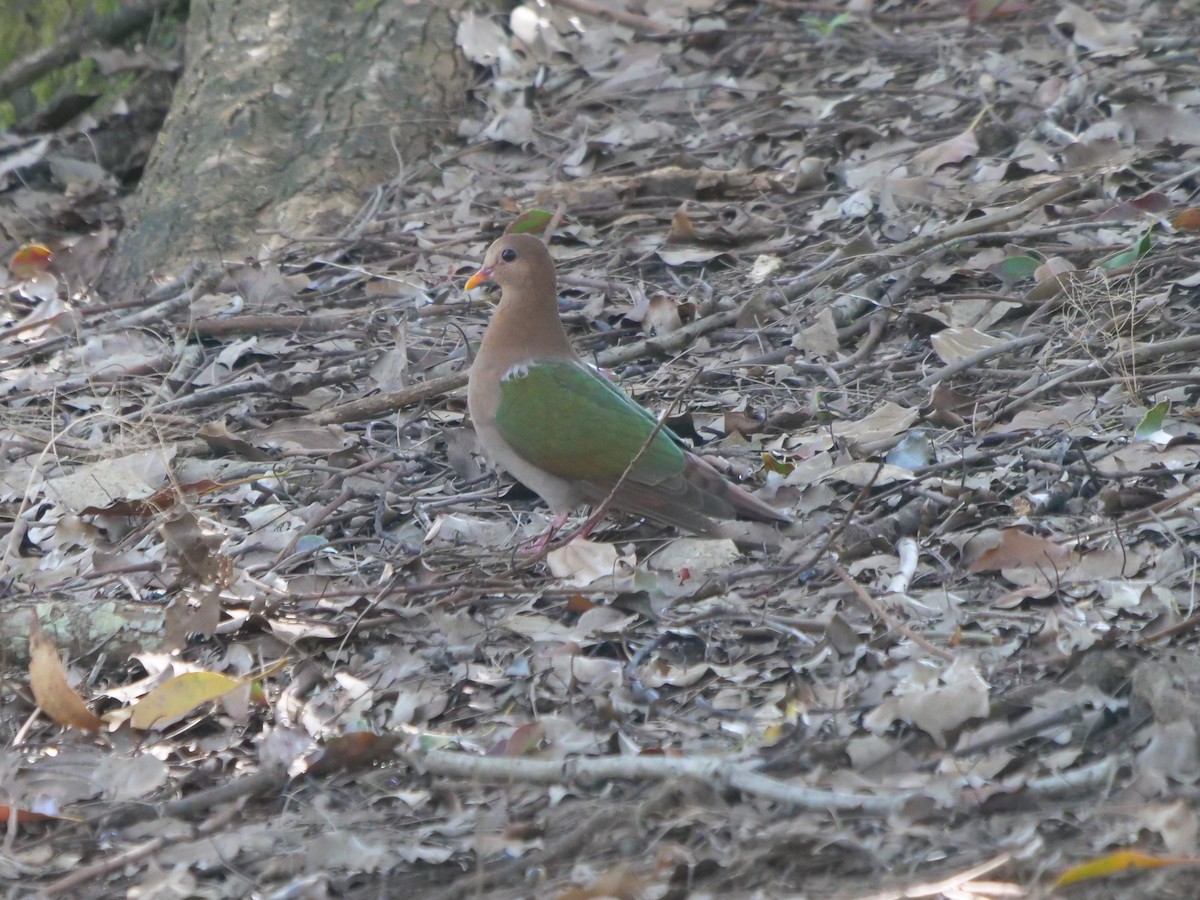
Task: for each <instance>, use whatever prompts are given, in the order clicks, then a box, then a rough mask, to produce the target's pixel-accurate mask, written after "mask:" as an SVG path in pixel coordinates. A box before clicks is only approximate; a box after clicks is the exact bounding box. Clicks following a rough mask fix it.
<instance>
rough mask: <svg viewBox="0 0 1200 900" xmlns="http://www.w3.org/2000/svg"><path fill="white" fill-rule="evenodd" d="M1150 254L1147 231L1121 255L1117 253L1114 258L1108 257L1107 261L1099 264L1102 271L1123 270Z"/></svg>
mask: <svg viewBox="0 0 1200 900" xmlns="http://www.w3.org/2000/svg"><path fill="white" fill-rule="evenodd" d="M1149 252H1150V232H1149V231H1147V232H1146V233H1145V234H1143V235H1142V236H1141V237H1140V238H1138V241H1137V243H1135V244H1134V245H1133V246H1132V247H1130V248H1129V249H1128V250H1126V251H1124V252H1123V253H1118V254H1117V255H1116V256H1110V257H1109V258H1108V259H1106V260H1104V261H1103V262H1101V263H1100V268H1102V269H1124V268H1126V267H1128V266H1132V265H1133V264H1134V263H1135V262H1137V261H1138V260H1139V259H1141V258H1142V257H1143V256H1145V255H1146V254H1147V253H1149Z"/></svg>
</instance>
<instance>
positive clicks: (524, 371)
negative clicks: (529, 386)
mask: <svg viewBox="0 0 1200 900" xmlns="http://www.w3.org/2000/svg"><path fill="white" fill-rule="evenodd" d="M528 374H529V363H527V362H519V363H517V364H516V365H515V366H510V367H509V369H508V371H507V372H505V373H504V374H503V375H501V376H500V381H501V383H503V382H505V381H512V380H513V379H514V378H524V377H525V376H526V375H528Z"/></svg>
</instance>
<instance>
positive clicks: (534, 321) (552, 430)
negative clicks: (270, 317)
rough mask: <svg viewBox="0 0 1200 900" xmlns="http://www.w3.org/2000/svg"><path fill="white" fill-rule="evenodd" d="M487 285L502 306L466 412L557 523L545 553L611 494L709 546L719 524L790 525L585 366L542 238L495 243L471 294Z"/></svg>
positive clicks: (626, 508) (500, 462) (475, 367)
mask: <svg viewBox="0 0 1200 900" xmlns="http://www.w3.org/2000/svg"><path fill="white" fill-rule="evenodd" d="M488 281H490V282H493V283H494V284H497V285H499V286H500V303H499V305H498V306H497V308H496V310H495V312H494V313H493V315H492V319H491V321H490V322H489V324H488V327H487V330H486V331H485V332H484V335H483V341H482V342H481V344H480V346H479V352H478V354H477V355H476V357H475V361H474V362H473V363H472V365H471V370H470V374H469V381H468V385H467V408H468V411H469V413H470V417H471V421H472V423H473V424H474V427H475V433H476V435H477V437H478V442H479V446H480V447H481V449H482V450H483V452H484V454H485V455H486V456H487V457H488V458H489V459H490V460H491V462H492V463H493V464H495V465H496V466H498V467H499V468H501V469H504V470H506V471H507V472H508V473H509V474H510V475H512V476H513V477H514V478H516V479H517V480H518V481H520V482H521V483H522V484H524V485H525V486H526V487H528V488H530V489H531V490H533V491H534V492H535V493H537V494H538V495H539V496H540V497H541V498H542V499H543V500H545V501H546V503H547V505H548V506H549V507H550V508H551V510H553V512H554V513H555V517H554V520H553V523H552V525H551V526H550V529H549V530H548V531H547V532H546V534H545V535H543V537H542V538H541V539H540V540H539V541H538V542H537V545H536V546H537V549H541V548H542V547H544V546H545V544H546V543H547V542H548V541H549V540H550V537H551V536H552V535H553V534H554V533H555V532H556V531H557V530H558V529H559V528H561V527H562V525H563V523H564V522H565V521H566V520H567V517H568V516H569V515H570V513H571V512H572V511H574V510H575V509H577V508H578V507H580V506H583V505H584V504H588V505H590V506H592V507H596V506H597V505H599V504H602V503H603V502H604V501H605V500H606V499H607V498H608V497H609V495H610V494H611V495H612V500H611V501H610V504H609V507H608V508H609V509H615V510H618V511H621V512H625V513H631V514H633V515H635V516H640V517H643V518H646V519H651V520H653V521H655V522H658V523H660V524H663V525H669V526H674V527H676V528H679V529H682V530H684V531H688V532H692V533H694V534H697V535H702V536H712V535H714V534H715V533H716V529H717V526H716V524H715V522H714V521H713V520H714V519H733V518H742V519H749V520H753V521H758V522H768V523H779V524H783V523H788V522H790V521H791V519H790V518H789V517H788V516H786V515H784V514H783V513H781V512H778V511H777V510H775V509H774V508H773V507H771V506H769V505H768V504H767V503H765V502H763V501H762V500H760V499H759V498H757V497H755V496H754V495H753V494H750V493H748V492H747V491H745V490H743V489H742V488H740V487H738V486H737V485H736V484H734V483H732V482H731V481H729V480H727V479H726V478H725V477H724V476H723V475H722V474H721V473H720V472H718V471H717V470H716V469H715V468H713V467H712V465H710V464H709V463H707V462H705V461H704V460H703V459H701V458H700V457H699V456H697V455H696V454H695V453H693V452H692V451H691V450H689V449H688V447H687V446H686V445H685V444H684V443H683V441H682V440H681V439H680V438H678V437H677V436H676V435H675V434H673V433H672V432H671V431H670V430H669V429H667V428H665V427H661V428H660V427H659V425H658V421H657V419H655V417H654V416H653V415H652V414H651V413H650V412H648V411H647V410H646V409H644V408H643V407H642V406H640V405H639V404H638V403H636V402H635V401H634V400H633V399H631V398H630V397H629V396H628V395H627V394H625V393H624V392H623V391H622V390H621V389H620V388H619V387H617V386H616V385H615V384H613V383H612V382H611V381H609V380H608V379H607V378H605V377H604V376H603V375H601V374H600V373H599V372H598V371H597V370H596V369H595V368H593V367H592V366H589V365H588V364H587V363H585V362H584V361H583V360H582V359H580V357H579V356H578V354H576V353H575V350H574V349H573V348H572V347H571V342H570V340H569V339H568V338H567V332H566V330H565V329H564V328H563V324H562V320H561V319H560V318H559V314H558V290H557V279H556V275H555V270H554V260H553V259H552V258H551V256H550V252H549V250H548V249H547V248H546V245H545V243H543V242H542V241H541V240H540V239H539V238H537V237H534V236H533V235H528V234H506V235H504V236H503V237H501V238H500V239H499V240H497V241H496V242H495V243H493V244H492V245H491V247H489V248H488V251H487V253H486V255H485V256H484V259H483V265H482V267H481V268H480V269H479V271H478V272H476V273H475V274H474V275H472V276H471V277H470V278H469V279H468V280H467V283H466V288H467V290H471V289H473V288H475V287H478V286H479V285H480V284H483V283H484V282H488ZM656 429H658V430H657V432H656ZM651 435H653V437H651ZM631 464H632V465H631ZM627 469H628V470H629V471H628V474H626V470H627ZM623 476H624V477H623ZM594 524H595V523H594V522H592V521H589V523H588V525H586V526H585V528H584V529H583V530H582V531H581V532H580V534H579V535H577V536H579V537H583V536H586V534H587V532H588V531H590V530H591V526H592V525H594Z"/></svg>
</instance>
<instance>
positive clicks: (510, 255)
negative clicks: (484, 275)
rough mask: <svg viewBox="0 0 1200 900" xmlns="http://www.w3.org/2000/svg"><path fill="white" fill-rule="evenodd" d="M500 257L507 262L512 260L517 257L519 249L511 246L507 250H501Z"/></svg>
mask: <svg viewBox="0 0 1200 900" xmlns="http://www.w3.org/2000/svg"><path fill="white" fill-rule="evenodd" d="M500 258H501V259H502V260H504V261H505V262H512V261H513V260H514V259H516V258H517V251H516V250H514V249H513V248H512V247H509V248H508V249H506V250H501V251H500Z"/></svg>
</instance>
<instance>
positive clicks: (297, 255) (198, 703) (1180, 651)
mask: <svg viewBox="0 0 1200 900" xmlns="http://www.w3.org/2000/svg"><path fill="white" fill-rule="evenodd" d="M870 6H871V4H854V5H853V7H854V8H853V9H847V10H843V9H842V7H841V6H840V5H818V4H809V3H789V2H785V0H772V2H770V3H764V4H761V5H749V4H743V3H736V2H735V3H727V2H723V0H717V2H713V3H709V2H706V0H698V2H695V3H691V4H690V5H689V4H688V3H684V2H680V3H679V4H677V5H671V4H669V3H667V4H658V3H651V4H649V5H648V7H647V8H646V9H644V10H642V11H641V12H644V13H645V14H646V15H645V16H644V17H643V16H642V15H641V13H639V12H634V11H632V10H629V11H628V14H627V15H624V16H622V17H621V18H620V21H619V22H613V21H611V20H607V19H604V18H598V17H597V16H596V15H592V14H589V12H588V11H587V10H588V7H586V6H581V4H580V3H579V2H578V0H572V2H571V3H570V5H569V8H568V7H567V6H566V5H562V6H559V5H557V4H555V5H551V6H539V5H533V4H530V5H526V6H520V7H517V8H516V9H515V11H514V12H513V13H512V15H511V18H510V19H509V20H508V21H500V20H491V19H484V18H470V17H468V18H467V19H465V20H464V21H463V22H462V24H461V26H460V30H459V44H460V47H461V48H462V50H463V52H464V53H466V54H467V56H468V58H470V59H471V60H473V61H474V62H475V63H476V64H477V65H478V69H479V80H478V84H477V86H476V89H475V100H476V101H477V103H476V105H475V106H474V108H473V109H474V113H473V116H474V117H473V118H472V119H470V120H467V121H464V122H462V123H459V127H458V135H459V137H458V139H457V140H455V141H452V142H451V143H450V144H449V145H447V146H446V147H445V148H444V150H443V151H442V153H441V155H439V156H438V157H437V158H435V159H432V160H427V161H413V160H406V161H400V160H398V161H397V177H396V178H395V179H394V180H393V181H392V182H391V183H389V184H387V185H384V186H381V187H380V188H379V190H378V192H377V193H376V195H375V196H374V197H372V198H370V201H369V202H368V203H367V204H366V206H365V209H366V210H367V212H366V213H365V214H364V218H363V219H362V220H361V221H359V222H357V223H356V225H355V228H354V230H353V233H347V234H342V235H323V236H318V237H315V238H313V239H312V240H311V241H296V242H294V243H291V244H289V245H288V246H287V247H286V248H284V249H282V250H280V251H279V252H277V253H275V254H274V255H272V256H270V257H268V258H263V259H260V260H255V261H250V262H246V263H244V264H236V265H235V264H231V265H230V266H228V267H227V268H225V269H222V270H220V271H213V270H207V271H201V272H196V271H193V272H189V273H178V274H179V278H178V279H177V280H174V281H170V280H165V281H164V283H163V284H161V285H159V286H158V287H157V288H155V289H154V290H153V291H148V292H147V293H145V294H144V295H141V296H137V297H122V298H113V297H103V296H101V295H100V293H99V292H95V291H88V290H81V289H79V274H78V271H79V269H80V268H81V267H83V263H82V262H81V260H86V259H87V258H88V257H87V254H88V253H90V252H92V251H93V250H95V248H96V246H97V245H99V244H102V243H103V240H101V239H99V238H97V236H96V235H95V234H92V235H87V236H79V237H78V238H77V242H76V243H75V247H77V248H78V250H77V251H76V253H75V256H76V268H75V269H74V270H71V269H69V267H67V266H64V265H63V264H62V263H61V262H60V261H58V257H56V260H55V261H54V262H53V263H51V264H50V268H49V269H47V268H46V265H44V264H43V262H44V261H43V260H42V259H41V258H40V257H39V255H38V253H37V252H36V251H33V252H30V253H27V254H25V255H24V256H23V257H22V258H20V259H18V260H16V261H15V263H14V264H13V266H11V267H10V273H9V275H8V281H7V284H5V285H4V286H3V287H4V290H5V291H6V294H5V298H4V303H5V305H4V306H3V307H2V308H0V360H2V361H3V367H2V368H0V397H2V398H3V401H4V406H3V411H2V415H3V418H2V420H0V450H2V451H3V454H4V455H3V457H2V459H3V466H4V467H5V468H0V526H2V527H3V529H4V533H0V537H3V550H2V551H0V552H2V553H3V556H2V558H0V577H2V581H0V590H2V591H3V592H4V596H5V598H6V599H5V601H4V602H5V604H6V615H5V619H6V621H5V622H4V623H3V624H0V640H3V641H5V644H4V647H5V649H4V652H5V658H6V659H7V663H6V674H5V686H6V692H5V703H4V705H3V706H2V707H0V729H2V730H3V734H4V738H5V748H6V749H5V751H4V754H3V756H2V757H0V760H2V761H3V762H2V763H0V765H2V766H3V769H2V770H0V771H2V772H3V777H0V784H3V785H4V797H3V800H4V802H5V803H7V804H8V809H9V811H10V816H9V828H8V833H7V837H6V841H5V847H4V851H3V853H2V854H0V881H2V882H3V883H6V884H8V885H11V886H12V887H10V888H9V891H8V895H9V896H28V895H30V894H31V893H32V892H33V891H35V890H42V891H44V892H45V895H47V896H54V895H62V896H72V897H109V896H131V897H132V896H140V897H145V896H156V897H157V896H203V897H245V896H304V897H321V896H340V897H396V896H410V897H438V898H445V897H489V898H490V897H498V898H508V897H558V898H590V897H605V896H616V897H629V898H634V897H646V898H663V897H685V896H686V897H728V896H745V897H783V896H788V897H838V898H865V897H879V898H882V897H918V896H920V897H947V898H951V897H953V898H964V897H1033V896H1043V895H1046V894H1049V893H1051V892H1056V893H1059V894H1061V895H1062V896H1068V897H1069V896H1082V895H1083V894H1084V893H1085V892H1087V893H1088V895H1089V896H1091V897H1095V898H1106V897H1129V896H1139V897H1150V896H1153V897H1192V896H1194V895H1195V888H1194V886H1193V885H1194V880H1195V874H1194V870H1193V869H1191V868H1190V867H1189V866H1188V865H1187V863H1189V862H1192V861H1193V860H1194V858H1195V854H1196V840H1197V819H1196V813H1195V810H1194V802H1195V798H1196V796H1197V794H1196V787H1197V781H1198V780H1200V753H1198V749H1200V748H1198V744H1197V729H1198V728H1200V715H1198V714H1197V712H1196V710H1197V709H1200V704H1197V694H1198V693H1200V666H1198V665H1197V664H1196V662H1195V627H1194V626H1195V625H1196V624H1197V622H1198V621H1200V619H1198V618H1197V616H1196V615H1195V614H1194V613H1195V598H1196V570H1197V557H1196V550H1195V547H1196V544H1195V536H1196V532H1197V521H1196V508H1197V496H1196V492H1197V487H1198V486H1200V485H1198V479H1197V474H1196V467H1197V461H1198V459H1200V444H1198V443H1197V441H1196V435H1197V434H1198V433H1200V429H1198V428H1197V424H1196V421H1195V401H1196V391H1197V389H1198V385H1200V374H1198V373H1197V368H1196V366H1195V364H1194V362H1193V361H1194V359H1195V358H1196V351H1197V349H1200V333H1198V328H1200V304H1198V303H1197V293H1196V284H1197V283H1198V282H1200V279H1198V278H1197V276H1196V271H1197V269H1196V257H1197V251H1196V246H1195V235H1196V228H1197V220H1198V219H1200V215H1198V214H1197V212H1196V210H1194V209H1192V208H1191V206H1190V204H1191V203H1192V202H1193V199H1194V196H1195V193H1196V191H1197V189H1198V188H1200V166H1198V165H1197V163H1198V159H1200V153H1198V152H1197V146H1200V115H1198V113H1197V107H1198V106H1200V94H1198V93H1197V91H1196V88H1195V85H1196V84H1197V83H1198V80H1197V79H1198V74H1200V73H1198V68H1200V67H1198V66H1197V63H1196V60H1195V57H1194V53H1193V52H1192V50H1193V48H1194V47H1195V46H1196V45H1197V42H1198V40H1200V34H1198V31H1200V24H1197V20H1196V17H1195V15H1194V14H1193V12H1189V11H1187V10H1185V9H1183V8H1182V5H1179V6H1176V5H1175V4H1152V3H1145V4H1142V3H1137V2H1129V3H1124V4H1122V3H1115V2H1114V3H1109V4H1107V5H1105V6H1096V7H1092V8H1089V9H1084V8H1082V7H1079V6H1075V5H1072V4H1065V3H1041V2H1036V0H1026V2H1020V0H1002V2H998V3H988V2H982V0H976V2H972V3H969V4H967V3H963V4H959V3H949V2H946V3H937V2H929V3H922V4H917V3H904V2H896V3H886V2H880V3H876V4H874V5H873V13H874V14H873V16H872V17H870V18H868V17H866V16H864V15H863V14H862V12H863V10H864V9H865V8H867V7H870ZM6 177H8V176H7V175H6ZM9 188H10V191H11V192H16V190H17V188H16V187H15V186H13V185H12V184H11V183H10V184H9ZM536 209H541V210H545V211H546V212H547V214H548V215H546V216H538V215H537V214H533V215H530V214H529V213H530V211H531V210H536ZM521 213H525V214H526V216H525V218H524V219H520V220H519V219H518V216H519V215H520V214H521ZM546 219H551V220H552V221H550V222H549V230H550V232H551V235H552V240H551V248H552V251H553V253H554V256H555V258H556V260H557V265H558V271H559V275H560V294H561V308H562V313H563V317H564V320H565V321H566V322H567V324H568V330H569V331H570V333H571V335H572V338H573V340H574V341H575V344H576V346H577V347H578V349H579V350H580V352H581V353H582V354H584V355H585V356H586V357H587V358H589V359H591V360H594V361H595V362H597V363H598V364H599V365H601V366H603V367H606V368H608V369H611V370H612V371H613V373H614V377H615V378H616V379H617V380H618V381H619V383H620V384H621V385H622V387H623V388H624V389H625V390H627V391H629V392H630V393H631V394H632V395H634V396H635V397H636V398H637V399H638V400H639V401H640V402H642V403H643V404H644V405H646V406H647V407H649V408H650V409H652V410H653V411H655V412H656V413H662V412H664V411H666V410H670V411H671V416H670V419H669V421H670V423H671V425H672V427H673V428H674V429H675V430H676V431H677V432H679V433H680V434H681V435H683V436H684V437H685V438H686V439H688V440H690V441H692V442H693V443H694V444H695V446H696V448H697V450H698V452H700V453H702V454H703V455H704V456H705V457H706V458H707V459H709V460H710V461H711V462H713V464H714V465H716V466H718V467H719V468H721V469H722V470H723V471H725V472H726V473H727V474H728V475H729V476H730V477H732V478H739V479H744V480H745V484H746V486H747V488H749V489H752V490H754V491H755V492H756V493H757V494H758V495H759V496H760V497H762V498H763V499H765V500H767V501H768V502H770V503H772V504H773V505H774V506H776V507H777V508H779V509H781V510H785V511H787V512H788V513H790V514H791V515H793V516H794V517H795V518H796V520H797V523H796V524H795V525H793V526H790V527H788V528H785V529H782V530H781V531H780V532H779V533H778V534H775V533H772V535H773V536H772V535H768V538H770V539H769V540H764V539H763V535H762V534H761V533H756V534H754V535H748V534H743V535H742V536H741V537H740V538H739V539H738V540H706V541H701V540H698V539H695V538H692V537H688V536H684V535H680V534H678V533H676V532H674V531H671V530H669V529H663V528H659V527H656V526H653V525H650V524H646V523H640V522H637V521H631V520H628V519H619V518H618V519H613V520H611V521H609V522H608V523H606V524H605V525H604V526H603V527H602V528H600V529H598V530H597V531H596V532H595V533H594V534H593V535H592V536H591V539H590V541H586V542H585V541H575V542H572V543H570V544H567V545H566V546H565V547H558V548H557V549H556V550H555V551H554V552H553V553H552V554H551V556H550V557H549V558H548V559H547V560H545V561H542V562H531V561H530V560H529V559H528V557H527V556H526V555H525V554H524V553H523V551H522V550H521V546H522V545H523V544H526V543H528V542H529V541H530V540H531V539H532V538H534V537H535V536H536V535H537V534H538V533H539V532H540V531H541V530H542V529H543V528H544V527H545V525H546V524H547V522H548V515H547V513H546V510H545V509H544V507H543V506H542V504H541V503H540V502H539V501H538V500H537V498H536V497H534V496H533V495H531V494H530V493H528V492H527V491H525V490H523V489H521V488H520V487H518V486H514V485H513V484H512V482H511V481H510V480H508V479H507V478H505V477H504V476H502V475H501V476H498V475H497V474H496V473H495V472H493V471H491V470H490V469H489V468H488V467H487V466H486V465H485V464H484V461H483V460H482V459H481V458H480V457H479V456H478V454H477V453H476V452H475V451H476V448H475V444H474V439H473V432H472V431H471V430H470V423H469V421H468V420H467V418H466V415H465V401H464V396H463V392H462V384H463V383H464V378H465V371H466V369H467V366H468V362H469V356H470V347H471V346H473V345H474V344H475V342H477V341H478V339H479V337H480V336H481V334H482V332H483V329H484V327H485V325H486V322H487V318H488V312H489V308H488V306H487V304H486V303H484V302H482V300H483V296H482V294H481V295H480V296H475V297H468V296H466V295H465V294H464V292H463V291H462V283H463V281H465V279H466V277H467V276H468V275H469V274H470V273H471V272H472V271H474V267H475V266H477V265H478V263H479V261H480V260H481V259H482V255H483V251H484V249H485V247H486V246H487V244H488V242H489V241H490V240H491V239H493V238H494V237H495V236H497V235H498V234H499V233H501V232H502V231H503V230H504V229H505V228H506V227H510V226H512V225H513V224H514V223H515V222H518V221H521V222H523V223H525V225H528V223H529V222H530V221H531V220H532V221H533V222H534V223H541V224H544V223H545V220H546ZM519 227H524V226H519ZM89 242H90V243H89ZM65 243H66V245H70V244H71V241H70V240H67V241H66V242H65ZM70 255H71V254H70V253H66V252H65V251H64V253H63V256H64V258H68V259H69V258H70ZM580 521H582V519H577V520H576V523H578V522H580ZM10 610H11V611H12V613H11V614H9V611H10ZM32 618H38V619H40V622H41V634H40V636H38V635H35V636H34V637H33V638H32V640H31V639H30V638H29V637H28V636H27V635H26V634H25V633H24V632H25V629H27V628H28V627H29V621H30V620H31V619H32ZM30 652H32V657H33V661H32V663H29V662H27V657H28V656H29V655H30ZM60 659H61V660H62V661H63V663H62V664H60V663H59V660H60ZM80 698H82V702H81V701H80ZM35 700H36V704H35ZM35 705H40V707H41V710H42V711H41V712H37V711H35ZM97 716H99V717H100V718H96V717H97ZM34 812H38V813H42V814H45V815H48V816H49V818H46V819H37V818H36V817H35V816H33V815H32V813H34ZM1121 852H1126V853H1127V854H1128V855H1125V856H1115V855H1114V854H1118V853H1121ZM1089 863H1090V864H1093V866H1094V868H1093V869H1091V870H1088V869H1081V868H1078V867H1080V866H1082V865H1084V864H1089ZM1126 865H1128V866H1129V870H1128V871H1127V872H1124V873H1121V872H1120V871H1119V870H1120V869H1122V868H1124V867H1125V866H1126ZM1064 876H1065V878H1064ZM1073 877H1074V878H1079V879H1080V880H1081V881H1082V883H1076V884H1075V885H1064V886H1061V887H1054V885H1055V881H1056V879H1060V878H1062V879H1064V880H1069V879H1071V878H1073Z"/></svg>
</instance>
